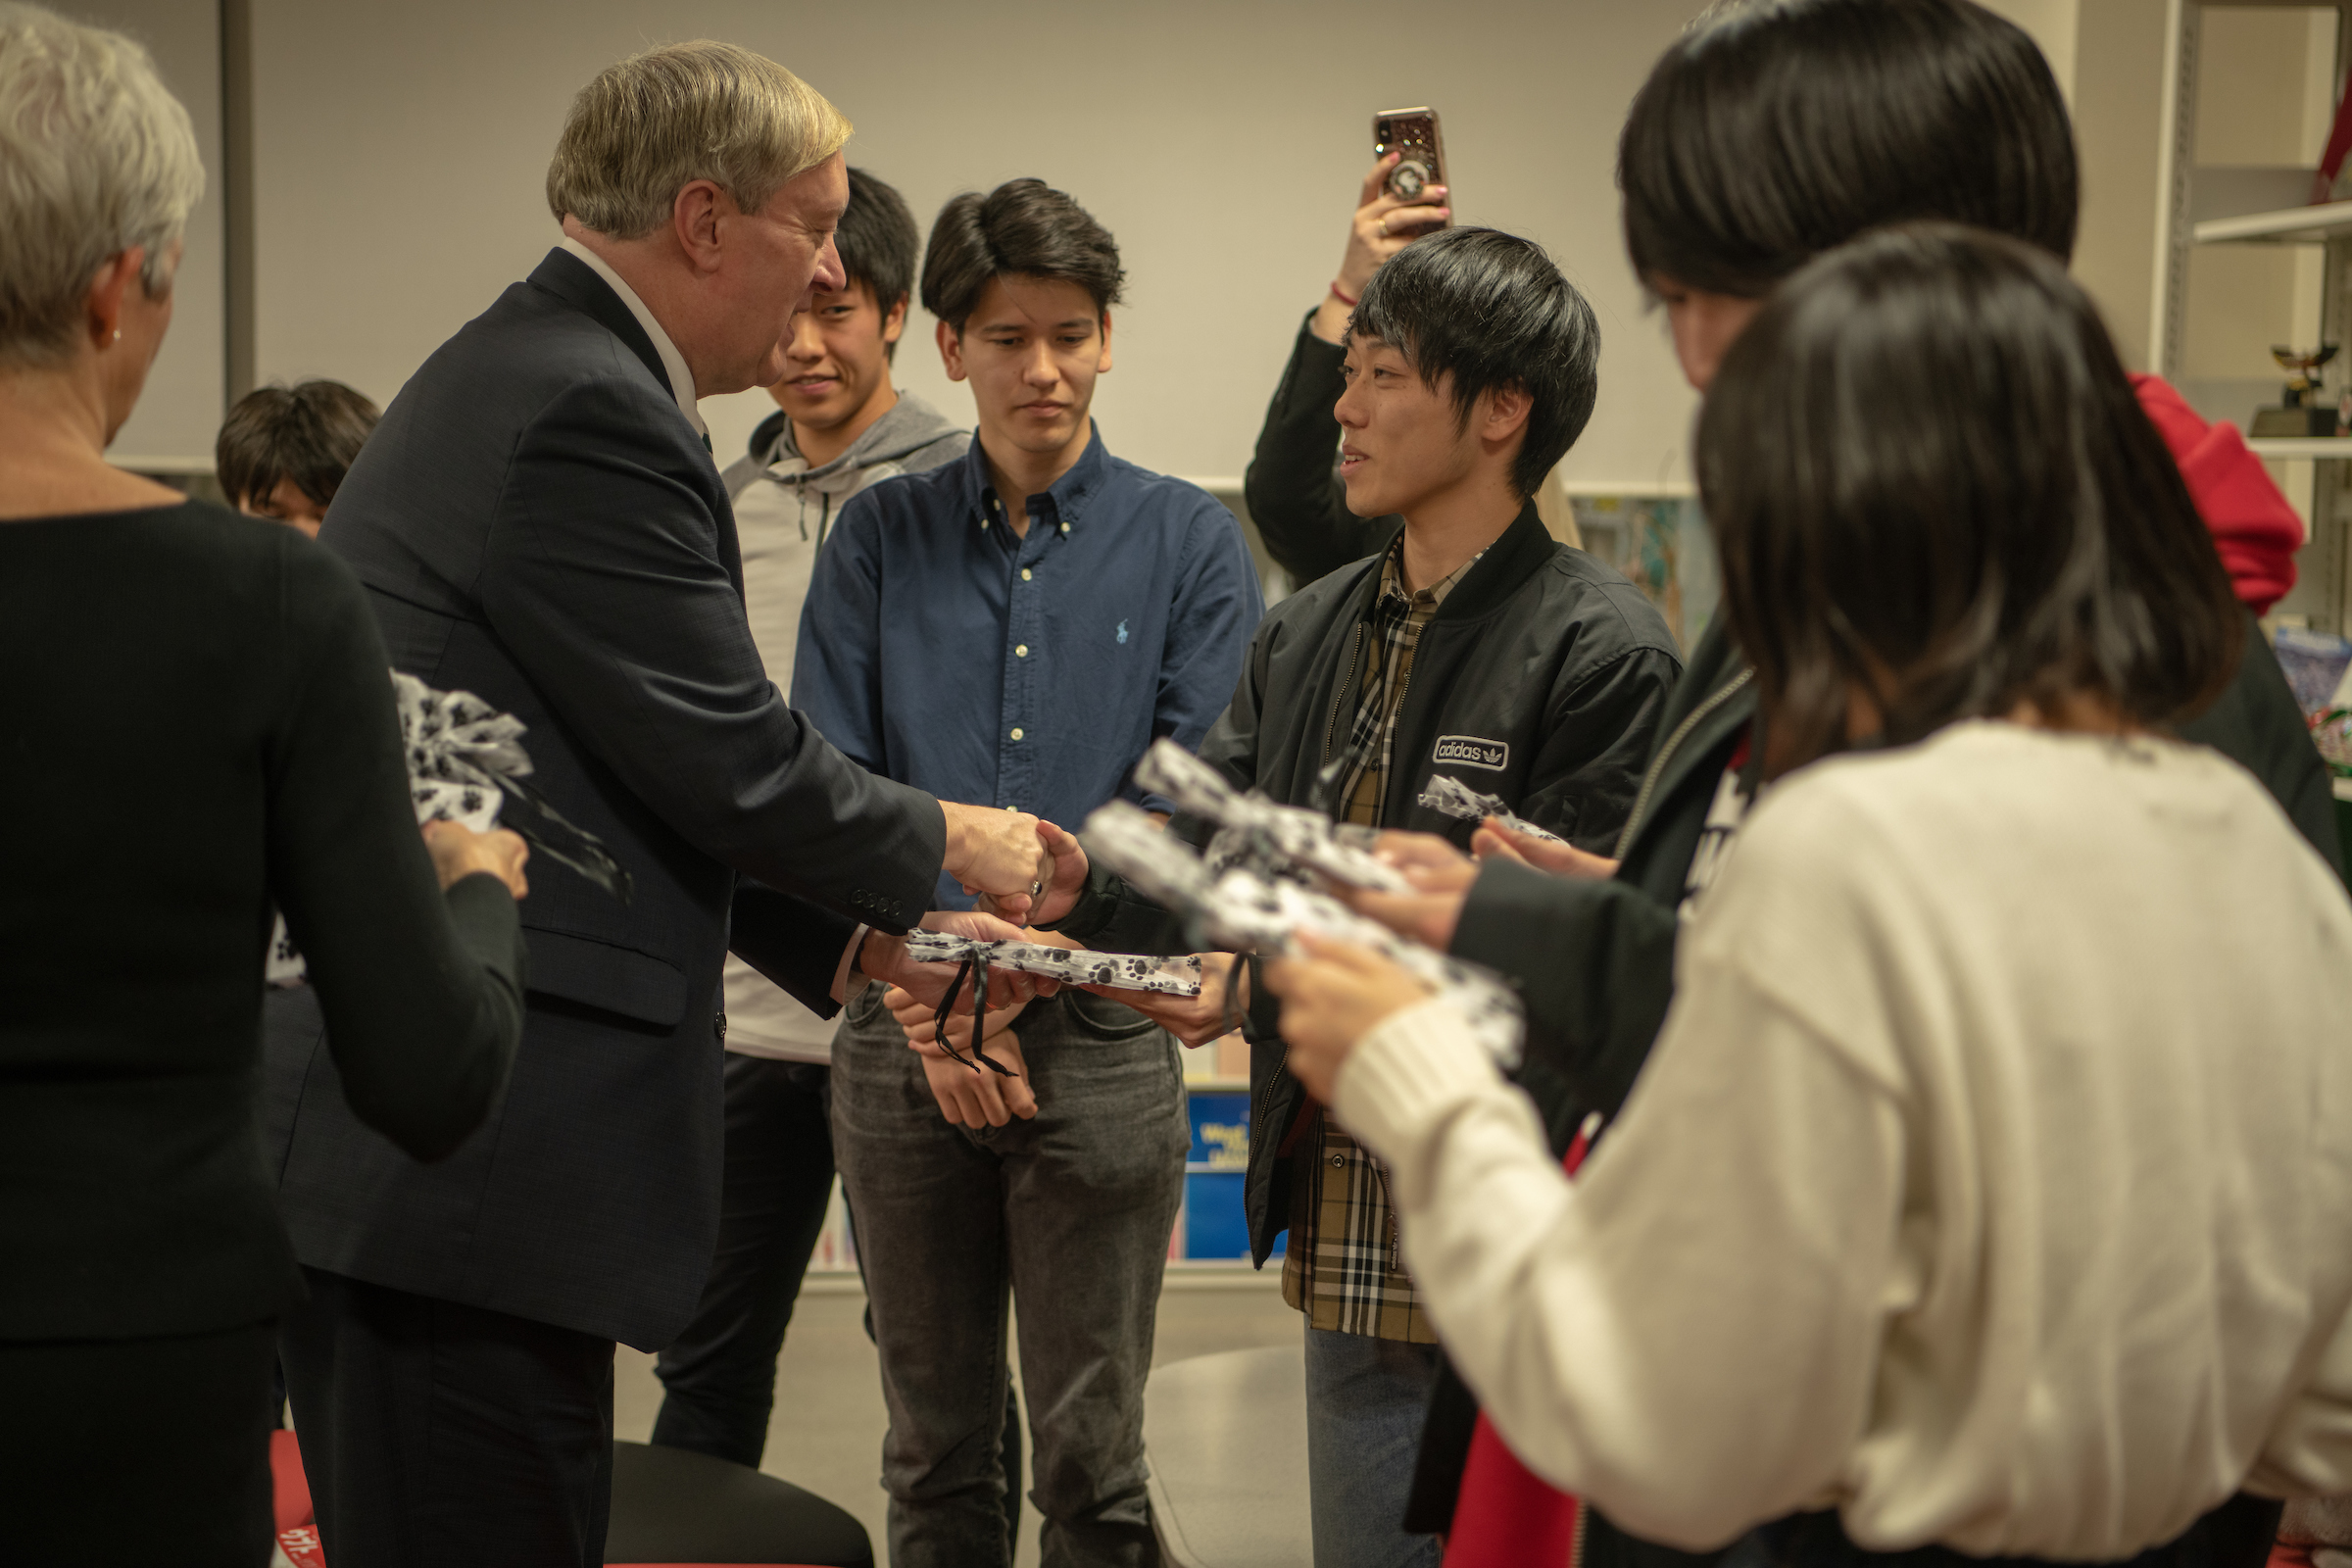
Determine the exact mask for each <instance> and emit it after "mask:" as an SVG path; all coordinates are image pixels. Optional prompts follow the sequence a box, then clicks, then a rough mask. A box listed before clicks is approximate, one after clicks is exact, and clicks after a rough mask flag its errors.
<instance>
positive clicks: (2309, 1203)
mask: <svg viewBox="0 0 2352 1568" xmlns="http://www.w3.org/2000/svg"><path fill="white" fill-rule="evenodd" d="M1336 1110H1337V1112H1338V1114H1339V1116H1340V1118H1341V1119H1342V1120H1343V1121H1344V1122H1345V1123H1346V1124H1347V1125H1348V1128H1349V1129H1350V1130H1351V1131H1352V1132H1354V1133H1355V1135H1356V1136H1357V1137H1358V1138H1360V1139H1361V1140H1362V1141H1363V1142H1364V1143H1365V1144H1366V1145H1368V1146H1370V1147H1371V1148H1372V1149H1373V1150H1374V1151H1375V1152H1378V1153H1379V1154H1381V1155H1382V1156H1383V1157H1384V1158H1386V1159H1387V1160H1389V1161H1390V1163H1391V1170H1392V1180H1393V1183H1394V1190H1395V1193H1396V1195H1397V1201H1398V1203H1399V1205H1400V1208H1401V1210H1402V1213H1403V1220H1404V1254H1405V1260H1406V1262H1407V1263H1408V1264H1409V1265H1410V1267H1411V1269H1412V1271H1413V1275H1414V1277H1415V1278H1416V1279H1417V1280H1418V1281H1419V1282H1420V1285H1421V1289H1422V1290H1423V1291H1424V1292H1425V1293H1426V1295H1427V1298H1428V1301H1429V1309H1430V1312H1431V1314H1432V1315H1433V1317H1434V1318H1435V1320H1436V1322H1437V1325H1438V1329H1439V1332H1440V1334H1441V1335H1442V1336H1443V1337H1444V1339H1445V1342H1446V1348H1447V1350H1448V1352H1449V1353H1450V1354H1451V1356H1452V1358H1453V1361H1454V1363H1455V1365H1456V1366H1458V1367H1459V1368H1460V1369H1461V1371H1462V1374H1463V1376H1464V1377H1465V1378H1467V1379H1468V1381H1469V1383H1470V1384H1471V1386H1472V1387H1473V1388H1474V1389H1475V1390H1476V1391H1477V1392H1478V1394H1479V1396H1480V1397H1481V1398H1482V1399H1483V1400H1484V1401H1485V1404H1486V1408H1487V1410H1488V1411H1489V1413H1490V1414H1491V1415H1492V1416H1493V1417H1494V1419H1495V1422H1496V1424H1497V1426H1498V1427H1499V1429H1500V1431H1501V1433H1502V1435H1503V1436H1504V1437H1505V1438H1506V1439H1507V1440H1508V1441H1509V1443H1510V1444H1511V1446H1512V1447H1513V1448H1514V1449H1515V1450H1516V1451H1517V1452H1518V1453H1519V1455H1520V1456H1521V1457H1522V1458H1523V1459H1524V1460H1525V1461H1526V1462H1527V1463H1528V1464H1529V1465H1530V1466H1531V1467H1533V1468H1534V1469H1535V1470H1536V1471H1538V1472H1539V1473H1540V1474H1542V1475H1544V1477H1546V1478H1547V1479H1549V1480H1551V1481H1553V1482H1554V1483H1556V1484H1558V1485H1561V1486H1563V1487H1566V1488H1568V1489H1570V1490H1573V1491H1575V1492H1578V1493H1581V1494H1584V1495H1588V1496H1590V1497H1591V1498H1593V1501H1594V1502H1595V1503H1597V1504H1598V1505H1599V1506H1600V1507H1601V1509H1602V1510H1603V1511H1604V1512H1606V1513H1608V1514H1609V1515H1610V1517H1611V1518H1612V1519H1613V1520H1615V1521H1616V1522H1618V1523H1620V1524H1622V1525H1624V1526H1625V1527H1627V1528H1629V1529H1631V1530H1633V1531H1635V1532H1637V1533H1639V1534H1642V1535H1645V1536H1648V1537H1651V1538H1654V1539H1656V1540H1659V1541H1662V1542H1666V1543H1669V1544H1678V1545H1684V1546H1690V1547H1704V1546H1710V1545H1715V1544H1721V1543H1723V1542H1725V1541H1727V1540H1730V1539H1732V1538H1734V1537H1736V1536H1737V1535H1738V1534H1739V1533H1740V1531H1742V1530H1743V1529H1745V1528H1747V1527H1748V1526H1750V1525H1752V1524H1754V1523H1757V1522H1759V1521H1762V1520H1765V1519H1769V1518H1774V1517H1777V1516H1779V1515H1782V1514H1785V1513H1788V1512H1790V1511H1792V1510H1795V1509H1798V1508H1803V1507H1820V1506H1829V1505H1835V1506H1838V1507H1839V1508H1841V1509H1842V1512H1843V1518H1844V1521H1845V1525H1846V1529H1847V1531H1848V1533H1849V1534H1850V1535H1851V1536H1852V1537H1853V1539H1854V1540H1855V1541H1856V1542H1857V1543H1859V1544H1863V1545H1866V1546H1872V1547H1878V1548H1899V1547H1905V1546H1911V1545H1917V1544H1923V1543H1928V1542H1942V1543H1945V1544H1949V1545H1952V1546H1956V1547H1959V1548H1961V1549H1962V1550H1965V1551H1969V1552H1975V1553H1980V1554H1990V1553H2017V1554H2036V1555H2042V1556H2050V1557H2062V1558H2075V1559H2102V1558H2115V1557H2121V1556H2126V1555H2129V1554H2131V1553H2132V1552H2134V1551H2137V1550H2139V1549H2140V1548H2142V1547H2145V1546H2148V1545H2150V1544H2156V1543H2159V1542H2162V1541H2165V1540H2168V1539H2170V1538H2171V1537H2173V1536H2174V1535H2177V1534H2178V1533H2179V1532H2180V1531H2181V1530H2182V1529H2184V1528H2185V1527H2186V1526H2187V1525H2188V1524H2189V1523H2190V1522H2191V1521H2192V1520H2194V1519H2195V1517H2196V1516H2197V1515H2198V1514H2199V1513H2201V1512H2203V1511H2204V1510H2206V1509H2208V1508H2211V1507H2213V1506H2214V1505H2215V1504H2216V1503H2218V1502H2220V1501H2221V1500H2222V1499H2223V1498H2225V1497H2226V1496H2228V1495H2229V1494H2230V1493H2231V1492H2232V1491H2233V1490H2236V1489H2238V1488H2239V1487H2241V1486H2246V1487H2250V1488H2251V1489H2253V1490H2256V1491H2260V1492H2265V1493H2269V1494H2272V1495H2281V1494H2286V1493H2291V1492H2297V1491H2306V1490H2309V1491H2335V1492H2340V1491H2346V1490H2352V1332H2347V1331H2344V1330H2343V1328H2342V1325H2343V1323H2344V1319H2345V1310H2346V1303H2347V1300H2348V1299H2352V905H2347V902H2346V899H2345V896H2344V891H2343V889H2342V887H2341V886H2340V885H2339V884H2338V883H2337V882H2336V879H2335V877H2334V874H2333V873H2332V872H2331V871H2330V870H2329V869H2328V868H2327V867H2326V866H2325V865H2324V864H2323V863H2322V862H2321V860H2320V859H2319V858H2318V857H2317V856H2315V855H2314V854H2313V853H2312V852H2311V850H2310V849H2309V848H2308V847H2307V846H2306V845H2305V844H2304V843H2303V841H2302V840H2301V839H2299V838H2298V837H2297V836H2296V834H2295V832H2294V830H2293V829H2292V828H2291V827H2290V826H2289V825H2288V823H2287V821H2286V819H2285V818H2284V817H2283V816H2282V815H2281V814H2280V813H2279V811H2278V808H2277V807H2276V806H2275V805H2274V804H2273V803H2272V802H2271V800H2270V798H2269V797H2268V796H2267V795H2265V794H2264V793H2263V791H2262V789H2261V788H2260V787H2259V786H2258V785H2257V784H2256V783H2255V782H2254V781H2253V780H2252V779H2251V778H2250V777H2248V776H2247V775H2246V774H2245V773H2243V772H2242V771H2240V770H2239V769H2238V768H2236V767H2235V766H2234V765H2232V764H2231V763H2229V762H2228V761H2226V760H2223V759H2221V758H2219V757H2217V756H2215V755H2214V754H2212V753H2210V752H2206V751H2203V750H2201V749H2196V748H2190V747H2184V746H2179V745H2174V744H2170V743H2161V742H2154V741H2135V742H2129V743H2123V742H2116V741H2101V740H2095V739H2089V738H2082V737H2062V736H2054V735H2049V734H2046V733H2042V732H2038V731H2033V730H2027V729H2023V728H2019V727H2016V726H2013V725H2008V724H2000V723H1968V724H1960V725H1956V726H1953V727H1952V728H1950V729H1947V730H1945V731H1944V732H1942V733H1941V734H1939V735H1938V736H1936V738H1934V739H1932V740H1931V741H1929V742H1927V743H1925V744H1923V745H1919V746H1915V747H1910V748H1906V749H1902V750H1897V751H1890V752H1886V753H1879V754H1872V755H1857V756H1853V757H1848V758H1841V759H1838V760H1831V761H1828V762H1824V763H1821V764H1818V765H1816V766H1814V767H1811V768H1808V769H1805V770H1803V771H1801V772H1799V773H1797V774H1794V775H1791V776H1790V777H1789V779H1788V780H1786V781H1785V782H1784V783H1782V784H1781V785H1780V786H1778V787H1777V788H1776V789H1774V790H1773V791H1771V792H1769V793H1768V794H1767V795H1766V796H1765V798H1764V799H1763V801H1762V802H1761V803H1760V804H1759V806H1758V808H1757V809H1756V810H1755V811H1754V813H1753V814H1752V815H1751V816H1750V818H1749V820H1748V822H1747V824H1746V826H1745V828H1744V831H1743V832H1742V833H1741V835H1740V845H1739V848H1738V849H1737V851H1736V852H1735V854H1734V857H1733V858H1732V861H1731V863H1730V864H1729V866H1728V867H1727V868H1726V869H1725V871H1724V872H1723V875H1722V877H1721V879H1720V880H1719V881H1718V882H1717V883H1716V884H1715V886H1714V888H1713V889H1712V891H1711V892H1710V894H1709V897H1708V902H1707V903H1706V904H1705V905H1704V906H1703V907H1701V909H1700V910H1699V912H1698V914H1697V916H1696V917H1695V919H1694V920H1693V921H1692V922H1691V925H1690V926H1689V928H1688V929H1686V931H1685V933H1684V938H1683V943H1682V951H1681V955H1680V959H1679V964H1678V991H1677V996H1676V1000H1675V1004H1674V1007H1673V1010H1672V1011H1671V1013H1670V1014H1669V1015H1668V1017H1667V1020H1666V1025H1665V1029H1664V1032H1663V1035H1662V1037H1661V1039H1660V1040H1659V1042H1658V1045H1657V1049H1656V1052H1655V1054H1654V1056H1653V1057H1652V1059H1651V1061H1650V1063H1649V1065H1648V1067H1647V1069H1646V1070H1645V1072H1644V1073H1643V1075H1642V1079H1641V1081H1640V1083H1639V1084H1638V1085H1637V1086H1636V1088H1635V1091H1634V1094H1633V1097H1632V1099H1631V1100H1630V1101H1629V1103H1627V1105H1626V1107H1625V1111H1624V1114H1623V1115H1622V1117H1621V1118H1620V1119H1619V1122H1618V1124H1617V1125H1616V1126H1615V1127H1614V1128H1613V1129H1612V1130H1611V1131H1610V1132H1609V1133H1608V1134H1607V1135H1606V1136H1605V1137H1604V1138H1603V1139H1602V1140H1601V1142H1600V1144H1599V1146H1598V1148H1597V1150H1596V1152H1594V1154H1593V1158H1592V1159H1591V1160H1590V1162H1589V1163H1588V1164H1587V1165H1586V1166H1585V1167H1584V1171H1583V1173H1582V1174H1581V1175H1580V1177H1579V1178H1578V1180H1577V1182H1576V1184H1575V1186H1574V1189H1573V1191H1572V1189H1571V1187H1570V1184H1569V1183H1568V1182H1567V1181H1566V1180H1565V1179H1564V1178H1563V1177H1562V1175H1561V1173H1560V1170H1559V1167H1558V1165H1557V1163H1556V1162H1555V1161H1553V1160H1552V1158H1551V1157H1550V1156H1549V1154H1548V1153H1547V1152H1545V1150H1544V1145H1543V1142H1542V1135H1541V1132H1540V1129H1539V1126H1538V1123H1537V1120H1536V1117H1535V1114H1534V1111H1533V1107H1532V1106H1531V1105H1530V1104H1529V1103H1528V1102H1527V1101H1526V1099H1525V1098H1524V1097H1523V1096H1521V1095H1520V1094H1519V1093H1518V1092H1517V1091H1516V1090H1514V1089H1512V1088H1510V1087H1508V1086H1506V1085H1505V1084H1504V1083H1502V1082H1501V1081H1500V1080H1499V1079H1498V1078H1497V1077H1496V1075H1495V1072H1494V1070H1493V1068H1492V1067H1491V1066H1490V1065H1489V1064H1488V1062H1487V1060H1486V1058H1485V1057H1484V1056H1483V1055H1482V1054H1480V1052H1479V1051H1478V1049H1477V1048H1476V1047H1475V1046H1474V1045H1472V1044H1471V1043H1470V1041H1469V1039H1468V1037H1467V1035H1466V1034H1465V1033H1464V1031H1463V1030H1462V1028H1461V1027H1460V1025H1459V1023H1458V1021H1457V1020H1456V1019H1455V1018H1454V1017H1453V1016H1452V1015H1450V1014H1449V1013H1448V1012H1447V1010H1446V1008H1445V1007H1444V1006H1443V1005H1439V1004H1434V1003H1432V1004H1425V1005H1421V1006H1418V1007H1415V1008H1412V1009H1410V1010H1409V1011H1406V1012H1404V1013H1400V1014H1398V1015H1397V1016H1395V1017H1393V1018H1392V1019H1390V1020H1389V1021H1388V1022H1387V1023H1386V1024H1384V1025H1383V1026H1382V1027H1381V1028H1380V1029H1378V1030H1377V1031H1375V1032H1374V1033H1373V1034H1372V1035H1371V1036H1370V1037H1368V1038H1367V1039H1366V1040H1365V1041H1364V1043H1363V1044H1362V1045H1361V1047H1360V1048H1359V1049H1358V1050H1357V1051H1356V1053H1355V1054H1354V1055H1353V1056H1352V1057H1351V1058H1350V1059H1349V1061H1348V1064H1347V1066H1346V1067H1345V1069H1344V1070H1343V1072H1342V1075H1341V1077H1340V1080H1339V1086H1338V1103H1337V1105H1336Z"/></svg>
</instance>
